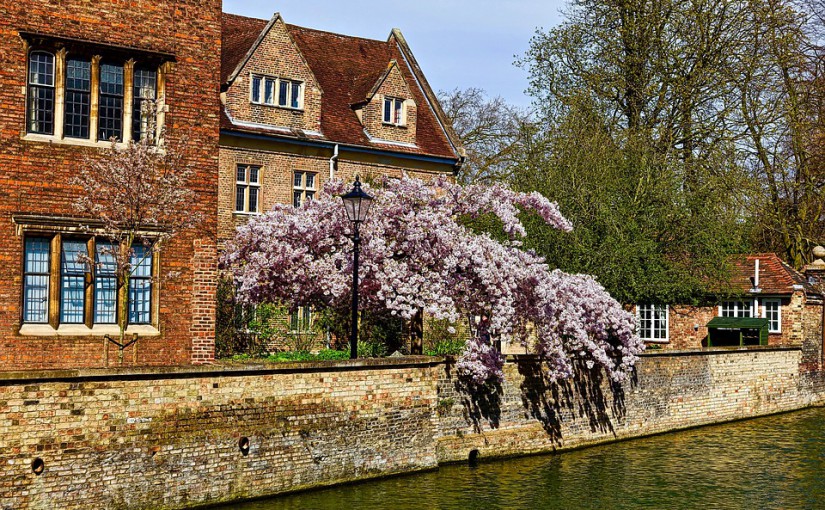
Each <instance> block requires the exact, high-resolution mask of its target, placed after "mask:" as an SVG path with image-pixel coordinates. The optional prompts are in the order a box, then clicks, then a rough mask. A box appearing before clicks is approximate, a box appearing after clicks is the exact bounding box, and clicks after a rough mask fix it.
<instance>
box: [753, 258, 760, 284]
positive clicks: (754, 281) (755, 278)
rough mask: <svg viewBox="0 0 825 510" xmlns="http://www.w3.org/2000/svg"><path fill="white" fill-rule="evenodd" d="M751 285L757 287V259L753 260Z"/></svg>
mask: <svg viewBox="0 0 825 510" xmlns="http://www.w3.org/2000/svg"><path fill="white" fill-rule="evenodd" d="M753 286H754V287H755V288H757V289H758V288H759V259H756V260H755V261H754V262H753Z"/></svg>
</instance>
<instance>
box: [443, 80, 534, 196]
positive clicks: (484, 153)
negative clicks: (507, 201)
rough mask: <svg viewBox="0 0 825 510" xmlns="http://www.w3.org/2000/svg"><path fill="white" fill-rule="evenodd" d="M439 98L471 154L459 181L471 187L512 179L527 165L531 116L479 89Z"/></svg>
mask: <svg viewBox="0 0 825 510" xmlns="http://www.w3.org/2000/svg"><path fill="white" fill-rule="evenodd" d="M438 98H439V101H440V102H441V106H442V108H443V109H444V113H445V114H446V115H447V117H448V118H449V119H450V120H451V121H452V124H453V129H455V132H456V134H458V136H459V137H460V138H461V141H462V143H463V145H464V148H465V149H466V151H467V159H466V161H465V163H464V166H462V168H461V172H460V173H459V175H458V178H459V180H460V181H461V182H463V183H465V184H471V183H483V182H486V183H490V182H495V181H502V180H508V179H510V178H511V177H512V175H513V172H514V171H515V169H516V167H517V166H518V165H519V164H520V163H521V162H523V157H524V152H525V151H524V143H525V141H526V140H527V135H528V133H529V125H530V119H529V115H528V113H527V112H524V111H522V110H520V109H518V108H516V107H514V106H512V105H510V104H508V103H507V102H506V101H505V100H504V99H503V98H501V97H500V96H497V97H488V96H487V94H486V93H485V92H484V91H483V90H481V89H478V88H468V89H464V90H461V89H453V90H451V91H449V92H446V91H440V92H439V94H438Z"/></svg>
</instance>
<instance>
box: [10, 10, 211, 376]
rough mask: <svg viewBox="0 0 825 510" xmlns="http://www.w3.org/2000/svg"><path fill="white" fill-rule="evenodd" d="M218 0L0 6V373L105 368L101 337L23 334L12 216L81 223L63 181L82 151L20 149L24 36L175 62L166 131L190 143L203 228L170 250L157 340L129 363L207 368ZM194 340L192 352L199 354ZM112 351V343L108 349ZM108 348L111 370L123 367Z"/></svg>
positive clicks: (41, 145)
mask: <svg viewBox="0 0 825 510" xmlns="http://www.w3.org/2000/svg"><path fill="white" fill-rule="evenodd" d="M220 12H221V2H220V0H154V1H151V2H131V3H130V2H122V1H119V0H97V1H95V2H89V1H87V0H63V1H61V2H59V3H56V2H44V1H39V0H20V1H15V2H2V3H0V103H2V105H3V108H2V109H0V369H10V368H14V369H20V368H38V367H39V368H58V367H73V366H74V367H80V366H100V365H102V364H104V352H105V349H104V345H105V342H104V340H103V339H102V338H100V337H77V336H61V337H57V336H47V337H24V336H20V335H19V334H18V330H19V327H20V323H21V320H22V314H21V299H22V298H21V294H22V237H21V236H19V235H18V234H17V233H16V232H15V227H14V225H13V223H12V219H11V218H12V215H14V214H19V213H27V214H43V215H74V211H73V210H72V207H71V203H72V201H73V196H74V195H75V194H76V193H77V190H76V189H74V188H72V187H71V186H70V185H69V184H68V183H69V180H70V178H71V176H72V175H74V174H75V173H76V172H77V171H78V168H77V161H78V160H79V159H80V157H81V154H82V152H83V151H87V150H98V149H83V148H79V147H76V146H68V145H63V144H60V143H54V144H50V143H46V142H34V141H23V140H22V137H23V135H24V134H25V83H26V77H25V74H26V60H27V54H26V51H25V45H24V43H23V40H22V39H21V37H20V36H19V35H18V31H25V32H31V33H38V34H46V35H51V36H60V37H66V38H74V39H80V40H84V41H89V42H90V43H92V44H93V45H99V46H100V47H109V46H123V47H131V48H138V49H140V50H144V51H149V52H155V53H164V54H171V55H174V58H175V61H176V63H175V64H174V66H173V69H172V70H171V71H170V73H169V74H168V77H167V81H166V104H167V105H168V108H169V110H168V113H167V114H166V126H167V128H168V138H169V139H170V141H172V142H174V141H176V140H180V139H181V137H182V136H184V135H185V136H187V137H188V144H189V146H190V147H191V152H190V155H189V160H190V162H192V163H193V165H194V166H195V168H196V175H195V180H194V182H193V188H194V189H195V191H196V193H197V199H196V201H195V203H193V204H192V207H193V209H195V210H198V211H200V212H201V213H203V215H204V221H203V223H202V224H201V225H200V227H199V228H198V229H197V231H193V232H186V233H183V234H181V235H180V236H178V237H177V238H176V239H174V240H173V242H171V243H170V244H169V245H168V246H167V248H166V250H165V251H164V252H163V254H162V256H161V258H160V260H161V267H160V274H161V275H165V274H168V273H169V272H170V271H179V272H180V273H181V275H180V277H178V278H175V279H172V280H169V281H168V282H165V283H163V286H162V288H161V289H159V292H160V302H159V310H160V316H159V317H160V330H161V334H160V335H159V336H153V337H146V338H142V339H141V340H140V341H139V342H138V343H137V344H135V345H134V346H133V347H131V348H129V349H128V350H127V351H126V352H125V356H124V360H125V362H126V363H129V364H187V363H190V362H192V361H195V362H202V361H207V360H208V359H209V358H210V356H209V353H210V352H211V349H212V347H211V345H212V344H213V343H214V294H215V282H214V278H207V277H206V276H205V275H207V274H208V273H209V271H210V269H209V268H210V267H212V266H214V264H215V260H216V256H217V250H216V247H215V236H216V216H217V215H216V208H215V202H216V194H217V186H216V184H217V161H218V156H217V141H218V112H219V110H218V92H219V91H218V87H219V75H218V73H219V66H218V65H216V62H218V61H219V55H220V43H221V41H220V18H219V17H220ZM193 337H195V338H197V343H196V344H195V345H193ZM112 347H113V346H112ZM116 350H117V349H116V348H110V349H108V351H109V362H110V363H115V362H116V360H117V352H116Z"/></svg>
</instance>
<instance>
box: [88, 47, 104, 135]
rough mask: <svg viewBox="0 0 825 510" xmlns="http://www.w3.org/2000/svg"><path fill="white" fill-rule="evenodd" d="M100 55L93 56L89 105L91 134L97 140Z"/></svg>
mask: <svg viewBox="0 0 825 510" xmlns="http://www.w3.org/2000/svg"><path fill="white" fill-rule="evenodd" d="M100 59H101V57H100V55H95V56H93V57H92V83H91V88H92V97H91V106H90V107H89V135H90V137H91V139H92V140H97V137H98V135H99V133H98V114H99V110H100Z"/></svg>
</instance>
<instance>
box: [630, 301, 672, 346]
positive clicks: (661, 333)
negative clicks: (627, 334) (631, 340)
mask: <svg viewBox="0 0 825 510" xmlns="http://www.w3.org/2000/svg"><path fill="white" fill-rule="evenodd" d="M636 316H637V320H638V325H639V328H638V331H639V338H641V339H642V340H644V341H645V342H667V341H668V318H667V316H668V306H667V305H654V304H641V305H637V306H636Z"/></svg>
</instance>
